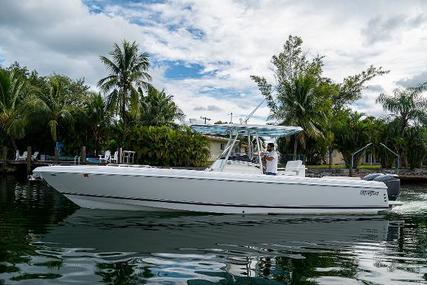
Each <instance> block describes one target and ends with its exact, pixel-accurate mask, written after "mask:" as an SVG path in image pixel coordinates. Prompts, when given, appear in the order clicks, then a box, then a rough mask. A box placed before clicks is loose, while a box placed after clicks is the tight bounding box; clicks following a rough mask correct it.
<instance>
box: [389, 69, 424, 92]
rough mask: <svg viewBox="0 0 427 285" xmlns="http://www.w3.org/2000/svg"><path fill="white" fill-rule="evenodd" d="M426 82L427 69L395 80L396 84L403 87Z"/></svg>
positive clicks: (415, 85)
mask: <svg viewBox="0 0 427 285" xmlns="http://www.w3.org/2000/svg"><path fill="white" fill-rule="evenodd" d="M425 82H427V71H424V72H421V73H419V74H417V75H414V76H412V77H411V78H403V79H400V80H398V81H396V84H397V85H400V86H402V87H405V88H409V87H417V86H420V85H421V84H423V83H425Z"/></svg>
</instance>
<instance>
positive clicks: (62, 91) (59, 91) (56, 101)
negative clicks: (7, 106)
mask: <svg viewBox="0 0 427 285" xmlns="http://www.w3.org/2000/svg"><path fill="white" fill-rule="evenodd" d="M66 89H67V86H66V85H64V83H63V81H62V80H61V79H60V77H57V76H53V77H51V78H50V79H49V92H39V93H37V95H36V96H34V97H33V99H32V100H31V105H32V106H33V109H34V110H35V111H37V112H42V113H43V114H44V115H45V117H46V118H47V121H48V123H47V124H48V127H49V130H50V135H51V137H52V140H53V141H54V142H57V141H58V128H59V127H60V126H62V125H64V124H67V123H70V122H71V121H72V120H73V116H72V112H71V109H72V108H73V107H72V106H71V105H69V104H67V100H66V98H67V94H66ZM57 155H58V154H57V149H56V147H55V156H56V157H57Z"/></svg>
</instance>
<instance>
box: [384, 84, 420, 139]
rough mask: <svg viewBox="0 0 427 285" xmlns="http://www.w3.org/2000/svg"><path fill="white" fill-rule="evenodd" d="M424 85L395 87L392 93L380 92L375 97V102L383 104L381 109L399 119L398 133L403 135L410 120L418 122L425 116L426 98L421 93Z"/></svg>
mask: <svg viewBox="0 0 427 285" xmlns="http://www.w3.org/2000/svg"><path fill="white" fill-rule="evenodd" d="M424 86H425V85H421V86H420V87H417V88H408V89H400V88H396V89H394V91H393V95H391V96H388V95H386V94H384V93H382V94H381V95H380V96H379V97H378V98H377V103H380V104H382V105H383V109H384V110H387V111H389V112H391V113H392V114H393V116H395V117H396V118H398V119H399V121H400V135H401V136H402V137H403V136H404V132H405V130H406V129H407V128H408V127H409V125H410V122H413V123H415V124H419V123H421V122H423V121H424V120H425V119H426V118H427V99H425V98H423V97H422V95H421V93H422V92H423V90H424Z"/></svg>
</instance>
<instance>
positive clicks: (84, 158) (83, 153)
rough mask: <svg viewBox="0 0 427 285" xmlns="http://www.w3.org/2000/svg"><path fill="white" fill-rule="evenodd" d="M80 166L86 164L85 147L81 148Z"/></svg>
mask: <svg viewBox="0 0 427 285" xmlns="http://www.w3.org/2000/svg"><path fill="white" fill-rule="evenodd" d="M80 163H81V164H86V146H82V161H81V162H80Z"/></svg>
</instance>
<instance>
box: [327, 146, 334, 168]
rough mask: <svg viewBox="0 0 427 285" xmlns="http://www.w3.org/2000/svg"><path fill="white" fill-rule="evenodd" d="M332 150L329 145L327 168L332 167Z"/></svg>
mask: <svg viewBox="0 0 427 285" xmlns="http://www.w3.org/2000/svg"><path fill="white" fill-rule="evenodd" d="M333 151H334V150H333V149H332V147H329V148H328V156H329V158H328V159H329V169H331V168H332V152H333Z"/></svg>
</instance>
